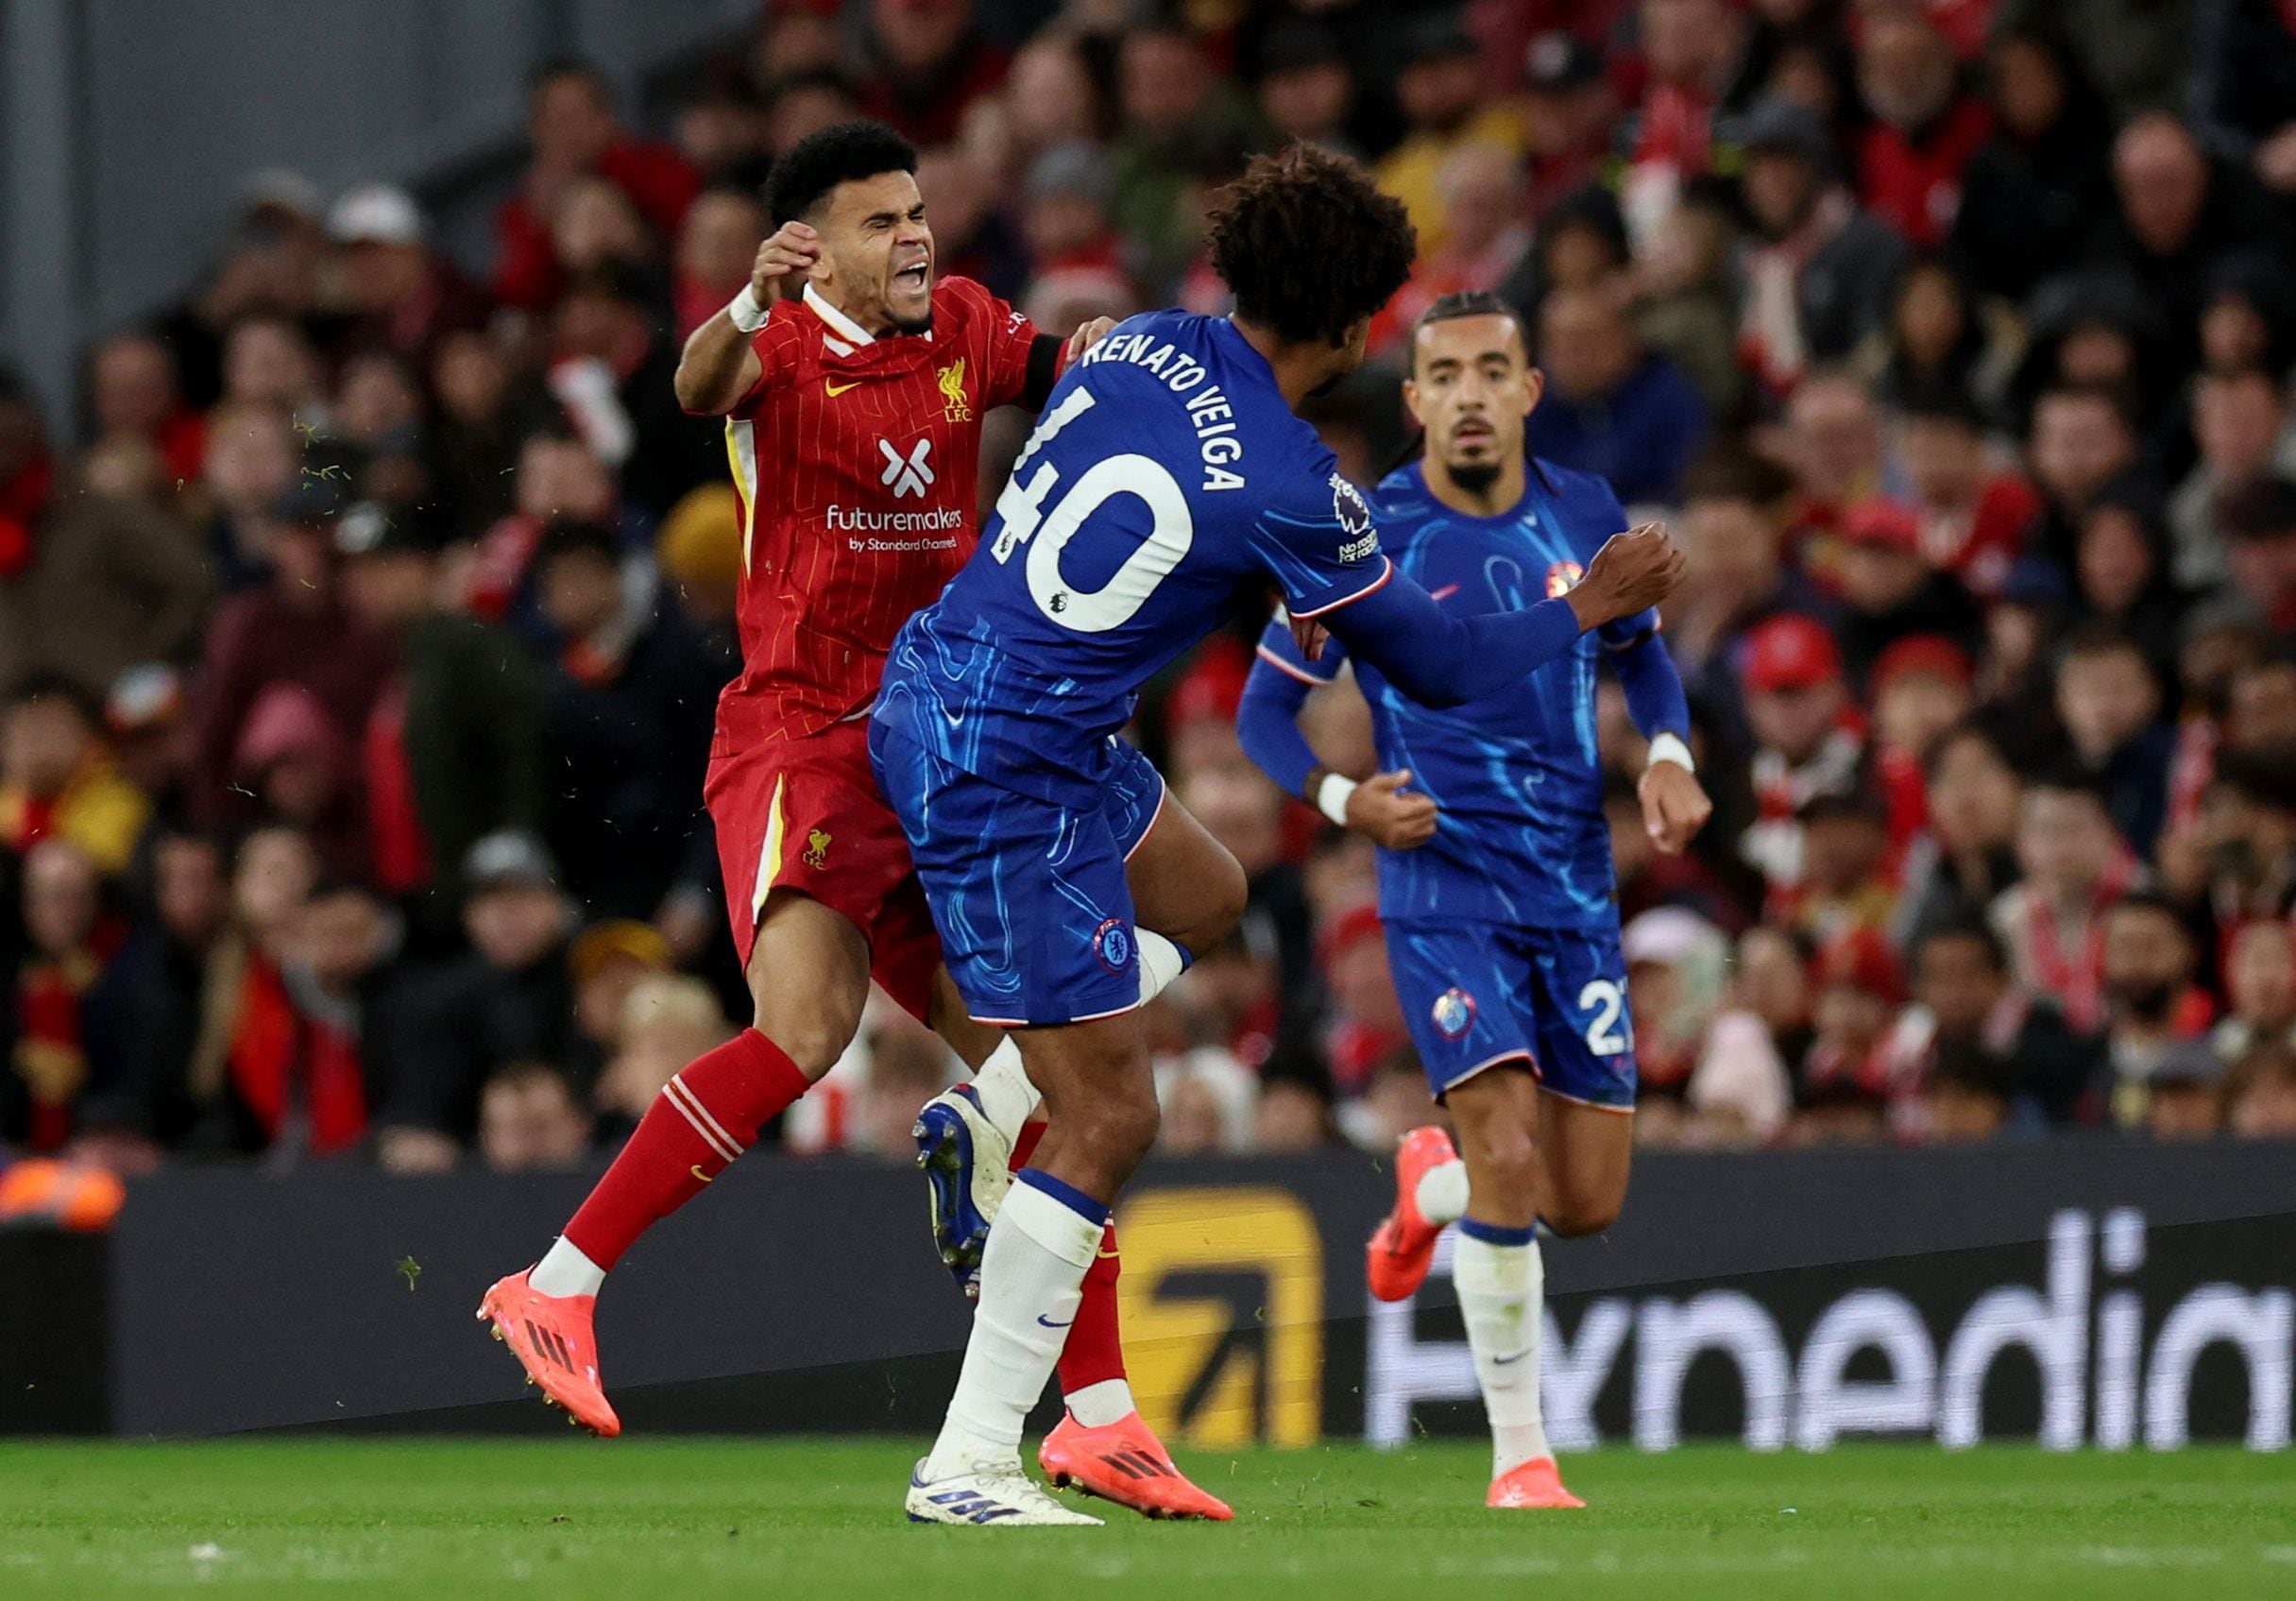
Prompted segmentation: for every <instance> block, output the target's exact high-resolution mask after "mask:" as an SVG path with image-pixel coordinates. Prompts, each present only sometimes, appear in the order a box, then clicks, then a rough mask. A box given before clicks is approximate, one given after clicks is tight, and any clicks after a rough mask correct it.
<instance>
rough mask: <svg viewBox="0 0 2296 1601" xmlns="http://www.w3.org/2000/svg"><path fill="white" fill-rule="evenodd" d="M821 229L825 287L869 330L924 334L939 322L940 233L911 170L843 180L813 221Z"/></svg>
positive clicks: (820, 206)
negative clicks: (936, 238) (936, 247)
mask: <svg viewBox="0 0 2296 1601" xmlns="http://www.w3.org/2000/svg"><path fill="white" fill-rule="evenodd" d="M808 220H809V221H811V222H812V224H813V226H814V228H815V229H816V230H819V232H820V234H821V243H822V258H823V265H824V266H825V268H826V269H827V276H826V277H825V279H824V280H822V284H823V287H824V289H825V290H826V291H827V292H828V294H829V298H831V299H832V300H834V301H835V302H836V303H837V305H838V308H839V309H840V310H842V312H843V313H844V314H845V315H847V316H849V317H851V318H852V319H853V320H854V321H855V322H858V323H859V324H860V325H861V326H862V327H863V328H867V329H871V330H873V331H876V330H881V329H883V328H884V327H886V326H888V325H890V327H891V328H892V329H893V332H900V333H922V332H925V331H926V330H927V329H929V328H930V327H932V323H933V230H932V227H931V225H930V224H928V223H927V221H926V220H925V196H923V195H921V194H919V193H918V191H917V180H916V179H914V178H913V177H911V176H910V174H908V173H905V172H881V173H878V174H877V175H876V177H874V178H863V179H854V180H853V181H851V182H848V183H841V184H839V185H838V186H837V187H836V188H835V189H833V190H831V191H830V192H829V197H828V198H827V199H826V200H825V201H824V202H823V203H822V204H821V205H819V206H817V207H815V208H814V214H813V216H812V217H811V218H809V219H808Z"/></svg>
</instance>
